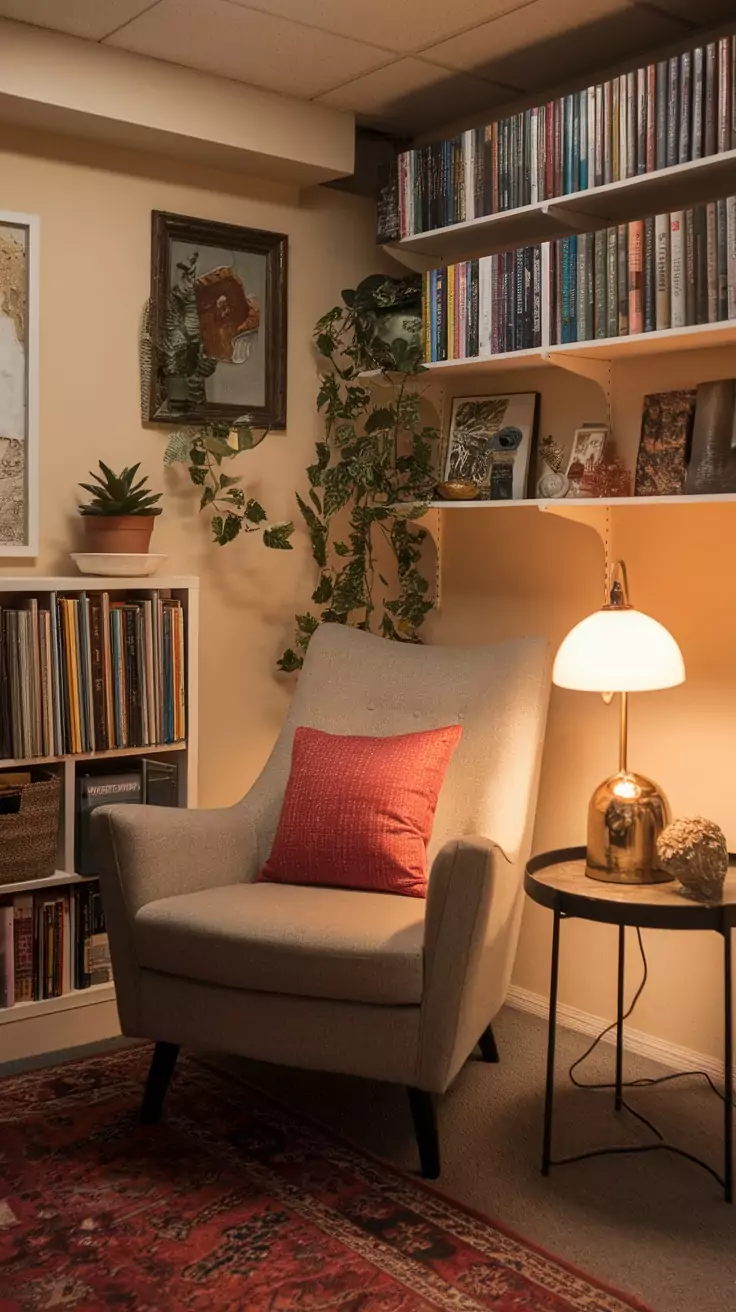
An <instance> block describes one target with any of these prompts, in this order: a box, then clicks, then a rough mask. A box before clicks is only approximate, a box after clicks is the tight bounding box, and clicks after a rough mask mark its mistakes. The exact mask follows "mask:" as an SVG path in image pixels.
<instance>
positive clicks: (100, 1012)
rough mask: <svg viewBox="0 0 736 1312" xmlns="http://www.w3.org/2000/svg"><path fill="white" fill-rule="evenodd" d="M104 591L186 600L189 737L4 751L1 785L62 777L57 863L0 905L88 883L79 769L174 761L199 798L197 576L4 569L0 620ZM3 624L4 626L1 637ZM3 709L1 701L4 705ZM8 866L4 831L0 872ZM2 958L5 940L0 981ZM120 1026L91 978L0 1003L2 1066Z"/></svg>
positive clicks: (2, 896) (188, 794)
mask: <svg viewBox="0 0 736 1312" xmlns="http://www.w3.org/2000/svg"><path fill="white" fill-rule="evenodd" d="M102 593H107V594H108V596H109V599H110V601H111V602H112V604H113V605H114V603H115V601H122V600H123V598H124V599H125V600H126V601H136V600H138V599H140V598H143V597H149V598H150V596H151V594H152V593H158V594H159V595H160V596H161V597H162V598H172V599H173V600H175V601H178V602H179V603H180V604H181V608H182V612H183V617H184V710H185V724H186V728H185V735H186V736H185V737H184V738H183V739H181V740H180V741H176V742H166V743H157V744H151V743H149V744H147V745H146V746H128V747H114V748H111V749H108V750H104V751H92V752H77V753H68V754H65V755H43V756H34V757H23V756H20V757H17V758H16V757H14V758H12V759H11V758H9V757H5V758H3V759H0V786H1V785H2V776H3V773H5V774H7V773H9V772H13V771H15V772H17V771H20V770H23V771H25V770H30V771H31V772H32V773H33V774H36V772H37V771H38V770H39V769H43V770H47V771H48V772H49V773H52V774H56V775H58V776H59V779H60V793H61V803H60V814H59V832H58V848H57V858H56V861H57V869H56V870H55V872H54V873H53V874H52V875H50V876H49V877H47V878H44V879H32V880H25V881H19V882H0V907H3V906H7V905H8V904H9V903H12V902H13V900H14V899H15V898H17V897H18V896H23V895H29V894H30V895H33V896H34V898H35V897H36V896H37V895H44V894H47V893H48V894H50V895H51V896H52V897H54V896H57V895H59V894H64V893H66V892H67V891H69V892H71V891H72V890H73V889H75V888H79V887H80V886H83V885H86V884H89V883H90V880H91V879H92V882H94V881H93V877H90V876H85V875H81V874H79V873H78V872H77V870H76V852H77V834H76V826H77V784H78V779H79V777H80V775H81V774H82V773H84V774H88V773H89V774H92V775H94V774H98V773H99V774H106V773H116V772H118V771H122V770H124V769H125V766H126V762H127V763H129V764H130V766H131V767H132V765H133V763H134V762H137V761H138V760H142V759H143V758H147V759H151V760H155V761H161V762H165V763H167V764H173V765H175V766H176V775H175V779H176V788H177V801H178V805H179V806H196V804H197V738H198V722H197V684H198V639H199V581H198V580H197V579H195V578H188V577H187V578H174V577H161V578H158V577H154V578H151V579H136V578H128V579H125V578H94V577H75V578H47V577H40V576H36V575H27V576H25V577H9V576H2V575H0V622H1V621H2V612H3V611H6V610H19V609H25V605H26V602H27V601H29V600H30V599H31V598H33V599H35V600H36V601H37V603H38V608H39V610H43V609H45V608H48V607H49V605H50V604H51V605H53V598H54V597H70V598H77V599H88V598H91V597H96V596H98V595H99V594H102ZM2 633H3V631H2V630H0V637H1V636H2ZM0 713H2V704H0ZM2 866H3V852H2V837H1V835H0V872H2ZM3 968H4V962H3V959H2V942H1V941H0V982H1V980H2V972H3ZM119 1032H120V1029H119V1024H118V1015H117V1006H116V1003H115V989H114V985H113V984H112V982H110V983H100V984H92V985H90V986H89V987H87V988H79V989H76V988H71V989H69V988H67V991H64V992H61V993H60V994H59V995H58V996H54V997H41V998H38V999H37V1000H35V1001H23V1002H15V1003H14V1005H12V1006H5V1007H0V1068H1V1067H2V1065H3V1063H6V1062H11V1061H18V1060H22V1059H24V1058H28V1057H34V1056H38V1055H41V1054H44V1053H52V1052H59V1051H61V1050H68V1049H73V1048H76V1047H80V1046H82V1045H85V1044H90V1043H96V1042H99V1041H100V1040H103V1039H108V1038H113V1037H115V1036H116V1035H118V1034H119Z"/></svg>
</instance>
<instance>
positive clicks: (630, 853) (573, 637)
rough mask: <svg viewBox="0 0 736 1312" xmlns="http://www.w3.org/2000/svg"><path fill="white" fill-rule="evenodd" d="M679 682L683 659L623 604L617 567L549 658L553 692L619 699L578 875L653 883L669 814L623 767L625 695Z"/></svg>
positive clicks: (651, 787) (624, 587)
mask: <svg viewBox="0 0 736 1312" xmlns="http://www.w3.org/2000/svg"><path fill="white" fill-rule="evenodd" d="M684 679H685V665H684V662H683V659H682V653H681V651H680V648H679V647H678V645H677V643H676V642H675V640H674V638H673V637H672V635H671V634H670V633H668V632H667V629H665V628H664V627H663V625H661V624H658V623H657V621H656V620H653V619H652V618H651V617H650V616H649V615H644V614H643V613H642V612H641V611H638V610H635V609H634V607H633V606H632V605H631V603H630V602H629V589H628V582H627V577H626V566H625V565H624V563H623V561H617V562H616V564H615V565H614V566H613V569H612V570H611V575H610V582H609V600H608V603H607V605H605V606H603V608H602V609H601V610H599V611H596V612H595V614H593V615H588V617H587V619H584V620H581V622H580V623H579V624H576V625H575V628H574V629H571V630H570V632H569V633H568V635H567V637H566V638H565V639H564V641H563V642H562V644H561V646H560V648H559V651H558V652H557V656H556V658H555V663H554V669H553V671H552V681H553V683H556V684H557V685H558V687H560V688H574V689H577V690H578V691H581V692H601V693H603V695H604V697H605V698H606V700H607V701H610V700H611V697H612V696H613V694H614V693H615V692H617V693H619V695H620V699H621V703H620V705H621V718H620V742H619V760H618V771H617V772H616V774H614V775H611V778H610V779H606V781H605V783H602V784H601V785H600V786H599V787H598V788H596V790H595V792H594V793H593V796H592V798H591V800H590V806H589V808H588V852H587V861H586V870H585V873H586V874H587V875H588V876H589V877H590V878H591V879H602V880H606V881H608V882H609V883H616V884H659V883H665V882H666V881H667V880H668V879H669V878H670V876H669V875H667V874H666V873H665V872H664V871H663V870H662V869H661V868H660V866H659V862H658V858H657V838H658V836H659V834H660V833H661V831H662V829H663V828H664V827H665V825H666V824H668V823H669V820H670V813H669V806H668V804H667V799H666V797H665V795H664V793H663V792H662V790H661V789H660V788H659V787H658V786H657V784H655V783H653V782H652V780H651V779H645V778H644V776H643V775H640V774H634V773H633V771H631V770H629V768H628V762H627V747H628V742H627V740H628V695H629V693H630V692H650V691H653V690H654V689H656V688H673V687H675V685H676V684H678V683H682V682H683V681H684Z"/></svg>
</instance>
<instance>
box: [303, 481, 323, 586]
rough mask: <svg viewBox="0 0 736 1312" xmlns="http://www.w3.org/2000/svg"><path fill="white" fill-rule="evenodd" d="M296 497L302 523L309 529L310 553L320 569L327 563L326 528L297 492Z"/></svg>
mask: <svg viewBox="0 0 736 1312" xmlns="http://www.w3.org/2000/svg"><path fill="white" fill-rule="evenodd" d="M296 499H297V504H298V506H299V509H300V511H301V512H302V518H303V520H304V523H305V524H306V526H307V529H308V531H309V538H310V541H311V543H312V555H313V556H314V559H315V561H316V562H317V564H318V565H319V567H320V569H324V567H325V565H326V564H327V528H326V526H325V525H324V524H323V523H322V522H321V520H319V519H318V518H317V516H316V515H315V513H314V511H313V510H312V507H311V506H308V505H307V503H306V501H303V500H302V498H301V497H300V496H299V493H298V492H297V494H296Z"/></svg>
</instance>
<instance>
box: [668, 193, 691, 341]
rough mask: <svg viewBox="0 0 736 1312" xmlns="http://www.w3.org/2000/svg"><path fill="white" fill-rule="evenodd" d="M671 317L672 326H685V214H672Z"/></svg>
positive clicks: (678, 211) (681, 212)
mask: <svg viewBox="0 0 736 1312" xmlns="http://www.w3.org/2000/svg"><path fill="white" fill-rule="evenodd" d="M670 297H671V300H670V305H671V310H670V317H671V327H672V328H684V327H685V324H686V322H687V319H686V313H685V214H684V211H683V210H677V211H676V212H675V213H673V214H671V215H670Z"/></svg>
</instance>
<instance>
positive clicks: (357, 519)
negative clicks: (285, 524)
mask: <svg viewBox="0 0 736 1312" xmlns="http://www.w3.org/2000/svg"><path fill="white" fill-rule="evenodd" d="M420 297H421V286H420V283H419V280H418V279H417V278H415V277H411V278H402V279H397V278H388V277H385V276H383V275H380V274H379V275H375V276H373V277H371V278H367V279H364V281H363V282H362V283H360V285H359V286H358V287H357V288H356V289H355V290H354V291H344V292H343V293H342V305H337V306H334V307H333V309H331V310H328V312H327V313H326V314H324V315H323V316H322V318H321V319H320V320H319V321H318V322H317V325H316V327H315V330H314V338H315V342H316V345H317V349H318V351H319V353H320V355H321V356H322V357H323V359H324V361H325V365H326V367H325V369H324V372H323V374H322V378H321V385H320V389H319V394H318V397H317V407H318V409H319V411H320V412H321V413H322V415H323V416H324V433H323V437H322V439H321V440H320V441H318V442H317V444H316V450H315V460H314V462H313V463H312V464H311V465H309V467H308V468H307V477H308V480H309V492H308V497H307V499H306V500H305V499H304V498H303V497H301V496H300V495H299V494H297V502H298V505H299V509H300V511H301V514H302V517H303V519H304V522H305V524H306V527H307V531H308V533H309V537H310V541H311V545H312V555H313V557H314V561H315V564H316V566H317V569H318V571H319V578H318V582H317V585H316V587H315V589H314V591H313V593H312V602H313V603H314V605H315V608H316V609H314V610H313V609H309V610H307V611H305V612H304V613H303V614H298V615H297V616H296V634H295V639H294V644H293V646H291V647H288V648H287V649H286V651H285V652H284V653H283V655H282V656H281V659H280V661H279V662H278V664H279V668H280V669H281V670H283V671H285V672H290V671H293V670H297V669H299V668H300V667H301V665H302V663H303V660H304V654H305V652H306V650H307V647H308V646H309V641H310V638H311V636H312V634H313V633H314V632H315V630H316V629H317V628H318V627H319V625H320V624H324V623H337V624H353V625H355V626H356V627H358V628H361V629H365V630H368V631H371V632H375V633H379V634H382V635H383V636H384V637H386V638H391V639H394V640H395V641H399V642H419V641H420V637H419V631H420V629H421V626H422V624H423V622H424V620H425V618H426V616H427V614H428V613H429V611H430V610H431V609H432V606H433V602H432V600H431V599H430V596H429V583H428V580H427V579H426V578H425V577H424V575H423V574H422V570H421V555H422V550H421V548H422V543H423V542H424V540H425V538H426V536H427V534H426V531H425V530H424V529H423V528H421V527H420V526H419V525H418V524H416V523H415V522H414V521H415V520H417V519H419V518H420V517H421V515H422V514H423V513H424V511H425V509H426V505H427V503H428V501H429V499H430V497H431V495H432V492H433V489H434V485H435V482H436V474H435V472H434V467H435V450H436V444H437V439H438V431H437V428H436V427H435V426H434V425H432V424H426V423H424V422H423V416H422V410H423V398H422V392H421V389H420V388H418V387H417V385H416V384H417V381H418V377H419V375H421V373H422V372H423V365H422V354H423V350H422V341H421V333H420V328H421V301H420ZM369 369H376V370H380V371H381V373H382V374H383V376H384V380H385V381H386V382H390V384H391V393H390V399H388V400H387V399H386V390H385V388H380V389H374V388H372V387H371V386H368V385H366V383H365V381H363V380H361V374H362V373H364V372H365V371H366V370H369ZM384 560H388V562H389V564H388V566H384ZM384 568H385V571H386V572H384ZM388 574H392V575H393V579H392V580H391V581H390V580H389V578H388V577H387V575H388Z"/></svg>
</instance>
